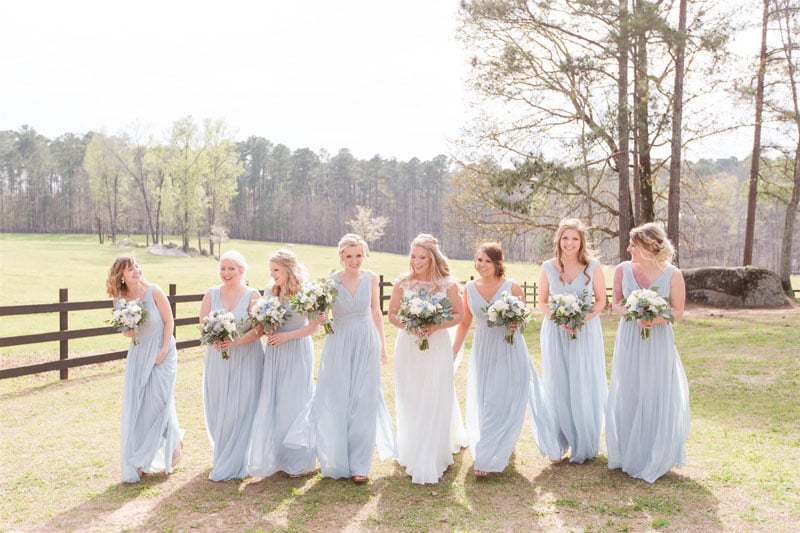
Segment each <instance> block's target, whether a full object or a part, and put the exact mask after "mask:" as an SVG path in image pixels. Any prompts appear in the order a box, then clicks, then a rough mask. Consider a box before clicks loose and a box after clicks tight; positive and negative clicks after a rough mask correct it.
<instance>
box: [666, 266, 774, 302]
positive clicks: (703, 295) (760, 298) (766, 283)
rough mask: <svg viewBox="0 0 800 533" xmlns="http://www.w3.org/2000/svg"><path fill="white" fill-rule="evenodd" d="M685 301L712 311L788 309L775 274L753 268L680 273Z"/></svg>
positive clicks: (692, 270)
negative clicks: (756, 308) (725, 308)
mask: <svg viewBox="0 0 800 533" xmlns="http://www.w3.org/2000/svg"><path fill="white" fill-rule="evenodd" d="M681 272H682V273H683V278H684V280H686V301H688V302H693V303H698V304H703V305H709V306H711V307H782V306H785V305H790V300H789V298H788V297H787V296H786V294H785V293H784V292H783V287H782V286H781V279H780V277H778V275H777V274H776V273H775V272H772V271H771V270H767V269H765V268H754V267H707V268H688V269H681Z"/></svg>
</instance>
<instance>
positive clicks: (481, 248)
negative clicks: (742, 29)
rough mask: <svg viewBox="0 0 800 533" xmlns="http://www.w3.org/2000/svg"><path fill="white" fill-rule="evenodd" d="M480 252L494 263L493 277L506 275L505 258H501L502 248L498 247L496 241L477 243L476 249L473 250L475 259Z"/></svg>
mask: <svg viewBox="0 0 800 533" xmlns="http://www.w3.org/2000/svg"><path fill="white" fill-rule="evenodd" d="M481 252H483V253H485V254H486V256H487V257H488V258H489V259H491V261H492V263H494V277H496V278H502V277H503V276H505V275H506V265H505V260H504V259H503V249H502V248H501V247H500V244H499V243H496V242H484V243H483V244H480V245H478V249H477V250H475V260H476V261H477V259H478V254H480V253H481Z"/></svg>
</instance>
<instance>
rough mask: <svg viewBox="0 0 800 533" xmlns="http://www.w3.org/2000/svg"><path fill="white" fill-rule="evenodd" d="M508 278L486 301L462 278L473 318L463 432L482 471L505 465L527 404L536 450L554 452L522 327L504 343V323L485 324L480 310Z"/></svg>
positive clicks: (549, 417)
mask: <svg viewBox="0 0 800 533" xmlns="http://www.w3.org/2000/svg"><path fill="white" fill-rule="evenodd" d="M512 284H513V282H512V280H509V279H507V280H505V281H504V282H503V284H502V285H501V286H500V288H498V289H497V292H496V293H495V294H494V295H493V296H492V297H491V298H490V299H489V301H486V300H485V299H484V298H483V296H481V294H480V293H479V292H478V288H477V287H476V286H475V282H474V281H468V282H467V284H466V291H467V304H468V305H469V309H470V311H471V312H472V316H473V317H474V318H475V337H474V339H473V341H472V351H471V353H470V357H469V369H468V374H467V433H468V434H469V443H470V449H471V450H472V455H473V457H474V460H475V465H474V469H475V470H482V471H484V472H502V471H503V470H505V468H506V466H508V462H509V458H510V457H511V453H512V452H513V451H514V446H515V445H516V443H517V439H518V438H519V434H520V431H521V430H522V424H523V421H524V419H525V410H526V407H528V406H530V408H531V415H532V416H531V425H532V429H533V434H534V438H535V440H536V444H537V446H538V447H539V451H540V452H541V453H542V455H546V456H548V457H550V458H551V459H558V458H559V457H560V454H559V449H558V441H557V440H556V433H555V428H554V425H553V414H552V412H551V410H550V407H549V403H548V401H547V398H546V396H545V395H544V391H543V389H542V386H541V384H540V382H539V376H538V375H537V374H536V369H535V368H534V367H533V364H532V361H531V358H530V356H529V355H528V347H527V345H526V344H525V338H524V337H523V336H522V332H521V331H519V330H517V331H516V332H515V333H514V343H513V344H509V343H507V342H506V341H505V332H506V328H504V327H491V328H490V327H489V325H488V322H487V319H486V313H484V312H483V311H482V310H481V308H482V307H487V306H489V305H491V304H492V303H493V302H494V301H495V300H497V299H498V298H499V297H500V294H501V293H502V292H503V291H507V292H509V293H510V292H511V286H512Z"/></svg>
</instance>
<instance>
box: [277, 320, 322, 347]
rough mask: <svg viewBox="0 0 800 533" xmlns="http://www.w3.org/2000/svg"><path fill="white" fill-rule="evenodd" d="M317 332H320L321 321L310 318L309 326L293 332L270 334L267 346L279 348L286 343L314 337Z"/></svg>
mask: <svg viewBox="0 0 800 533" xmlns="http://www.w3.org/2000/svg"><path fill="white" fill-rule="evenodd" d="M317 331H319V320H311V318H310V317H309V319H308V324H306V325H305V326H303V327H302V328H298V329H295V330H292V331H280V332H275V333H270V334H268V335H267V344H269V345H270V346H278V345H280V344H283V343H284V342H286V341H291V340H294V339H300V338H302V337H308V336H309V335H313V334H314V333H316V332H317Z"/></svg>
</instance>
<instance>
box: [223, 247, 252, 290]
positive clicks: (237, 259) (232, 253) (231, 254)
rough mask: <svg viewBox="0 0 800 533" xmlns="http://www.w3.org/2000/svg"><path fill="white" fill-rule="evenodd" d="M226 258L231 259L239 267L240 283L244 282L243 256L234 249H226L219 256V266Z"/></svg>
mask: <svg viewBox="0 0 800 533" xmlns="http://www.w3.org/2000/svg"><path fill="white" fill-rule="evenodd" d="M226 259H228V260H230V261H233V262H234V263H235V264H236V265H237V266H238V267H239V268H241V269H242V283H243V284H246V278H247V261H246V260H245V258H244V256H243V255H242V254H240V253H239V252H237V251H236V250H228V251H227V252H225V253H224V254H222V255H221V256H220V257H219V266H222V262H223V261H225V260H226Z"/></svg>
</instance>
